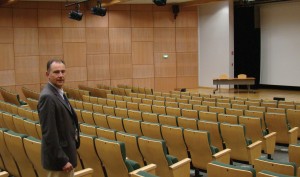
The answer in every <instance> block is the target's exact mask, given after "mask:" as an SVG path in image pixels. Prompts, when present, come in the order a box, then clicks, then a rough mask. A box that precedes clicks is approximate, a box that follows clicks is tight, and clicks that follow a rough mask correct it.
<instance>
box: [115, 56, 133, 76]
mask: <svg viewBox="0 0 300 177" xmlns="http://www.w3.org/2000/svg"><path fill="white" fill-rule="evenodd" d="M110 76H111V79H128V78H132V61H131V55H130V54H111V55H110Z"/></svg>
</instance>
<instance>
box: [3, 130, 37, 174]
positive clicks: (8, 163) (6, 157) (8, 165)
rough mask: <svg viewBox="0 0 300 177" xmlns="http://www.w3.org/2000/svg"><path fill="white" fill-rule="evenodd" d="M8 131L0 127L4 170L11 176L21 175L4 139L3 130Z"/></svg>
mask: <svg viewBox="0 0 300 177" xmlns="http://www.w3.org/2000/svg"><path fill="white" fill-rule="evenodd" d="M6 131H8V129H5V128H0V155H1V158H2V160H3V163H4V166H5V170H6V171H7V172H8V173H9V174H10V175H13V176H16V177H21V173H20V171H19V169H18V165H17V163H16V161H15V160H14V158H13V156H12V155H11V153H10V152H9V150H8V147H7V146H6V143H5V140H4V132H6ZM39 162H40V160H39Z"/></svg>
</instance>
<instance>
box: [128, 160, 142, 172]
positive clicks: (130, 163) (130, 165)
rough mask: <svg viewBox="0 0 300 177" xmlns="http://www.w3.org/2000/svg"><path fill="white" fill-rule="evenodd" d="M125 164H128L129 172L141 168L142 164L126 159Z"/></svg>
mask: <svg viewBox="0 0 300 177" xmlns="http://www.w3.org/2000/svg"><path fill="white" fill-rule="evenodd" d="M125 164H126V167H127V169H128V172H132V171H134V170H137V169H139V168H141V166H140V165H139V164H138V163H137V162H135V161H133V160H129V159H126V160H125Z"/></svg>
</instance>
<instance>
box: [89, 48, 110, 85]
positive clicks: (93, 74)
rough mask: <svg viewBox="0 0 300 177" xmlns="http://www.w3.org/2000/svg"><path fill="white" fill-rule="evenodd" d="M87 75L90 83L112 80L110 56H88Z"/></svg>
mask: <svg viewBox="0 0 300 177" xmlns="http://www.w3.org/2000/svg"><path fill="white" fill-rule="evenodd" d="M87 73H88V80H89V81H97V80H106V79H110V71H109V54H100V55H88V56H87Z"/></svg>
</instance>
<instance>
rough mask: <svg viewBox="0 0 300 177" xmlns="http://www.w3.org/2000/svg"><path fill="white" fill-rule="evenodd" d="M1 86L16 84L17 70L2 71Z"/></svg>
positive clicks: (0, 76) (0, 74)
mask: <svg viewBox="0 0 300 177" xmlns="http://www.w3.org/2000/svg"><path fill="white" fill-rule="evenodd" d="M0 78H1V79H0V86H8V85H16V80H15V70H5V71H0Z"/></svg>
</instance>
